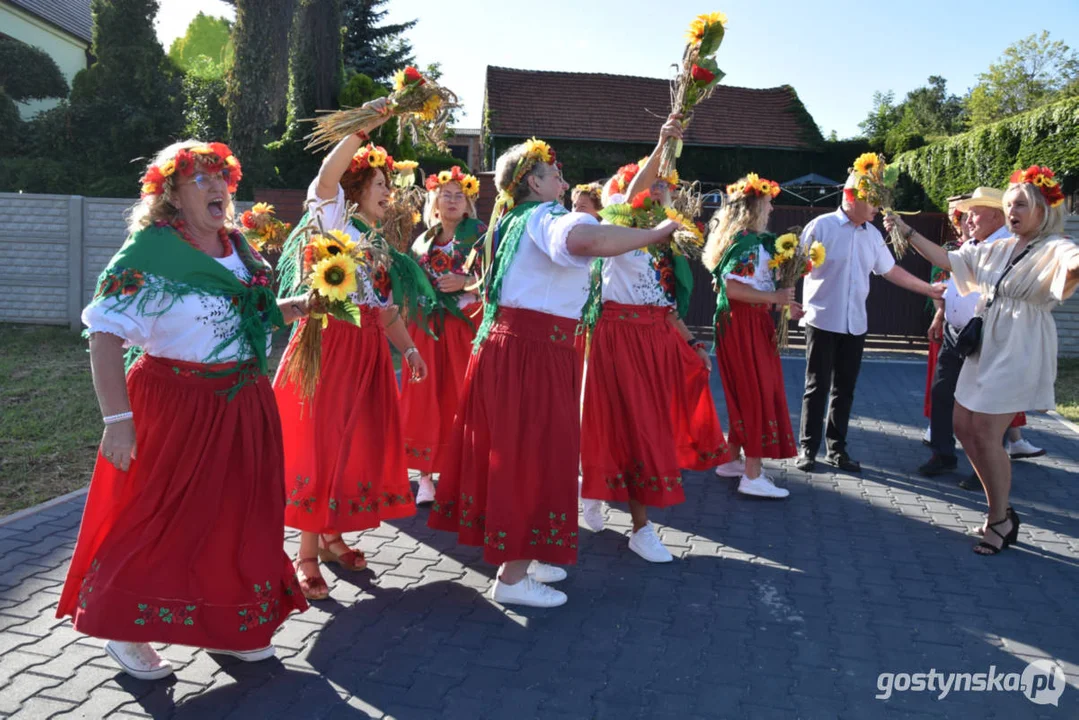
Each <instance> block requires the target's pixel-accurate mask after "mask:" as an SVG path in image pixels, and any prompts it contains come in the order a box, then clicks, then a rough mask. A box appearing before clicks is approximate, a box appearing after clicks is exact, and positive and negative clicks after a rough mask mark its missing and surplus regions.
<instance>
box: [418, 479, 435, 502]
mask: <svg viewBox="0 0 1079 720" xmlns="http://www.w3.org/2000/svg"><path fill="white" fill-rule="evenodd" d="M434 501H435V483H434V481H432V480H431V476H430V475H420V487H419V489H418V490H417V491H416V504H417V505H427V504H428V503H433V502H434Z"/></svg>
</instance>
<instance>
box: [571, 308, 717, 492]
mask: <svg viewBox="0 0 1079 720" xmlns="http://www.w3.org/2000/svg"><path fill="white" fill-rule="evenodd" d="M670 312H671V310H670V308H668V307H659V306H655V305H621V304H618V303H613V302H606V303H604V304H603V314H602V315H601V316H600V319H599V322H598V323H597V324H596V328H595V332H594V333H593V335H592V347H591V352H590V354H589V358H588V377H587V379H586V380H585V388H584V409H583V414H582V419H581V465H582V470H583V477H584V483H583V486H582V490H581V494H582V495H583V496H584V497H586V498H593V499H597V500H608V501H620V502H625V501H628V500H631V499H632V500H635V501H637V502H640V503H643V504H645V505H649V506H651V507H667V506H668V505H676V504H678V503H681V502H684V501H685V493H684V492H683V489H682V471H681V468H682V466H683V465H682V462H681V460H682V459H683V458H682V457H680V455H679V452H678V445H679V441H680V440H685V441H686V443H687V444H689V440H690V437H689V432H688V428H689V422H690V418H689V412H688V411H689V406H690V403H689V401H688V397H687V394H688V387H687V383H685V382H682V380H683V378H685V379H687V380H688V379H689V378H688V376H687V375H686V372H687V370H688V369H689V368H688V366H687V365H686V360H685V357H684V355H683V354H682V350H681V348H682V347H685V348H686V350H689V346H688V345H687V344H686V343H685V341H683V340H682V338H681V337H680V336H679V335H678V331H677V330H675V328H674V326H673V325H671V323H670V321H669V319H668V316H669V315H670ZM690 354H691V355H693V361H694V362H695V363H696V364H697V366H699V367H700V369H701V370H702V371H703V370H704V366H703V365H702V364H701V361H700V359H698V358H697V357H696V355H695V354H693V352H692V350H690ZM708 397H709V399H710V398H711V394H710V393H709V395H708ZM712 415H713V416H714V415H715V409H714V408H713V410H712ZM717 424H718V422H717ZM682 433H685V436H684V437H683V436H682ZM719 439H720V442H722V441H723V436H722V432H721V433H720V438H719ZM692 461H693V462H696V461H697V458H696V457H695V454H694V457H693V458H692Z"/></svg>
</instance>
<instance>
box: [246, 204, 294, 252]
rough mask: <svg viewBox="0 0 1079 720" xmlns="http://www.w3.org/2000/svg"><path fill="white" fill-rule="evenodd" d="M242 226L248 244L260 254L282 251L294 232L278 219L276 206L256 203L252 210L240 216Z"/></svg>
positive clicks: (289, 226)
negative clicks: (290, 232)
mask: <svg viewBox="0 0 1079 720" xmlns="http://www.w3.org/2000/svg"><path fill="white" fill-rule="evenodd" d="M240 225H241V226H242V227H243V236H244V237H245V238H246V239H247V242H248V243H250V244H251V247H253V248H255V249H256V250H258V251H259V252H263V251H265V250H280V249H281V246H282V245H284V244H285V239H286V238H287V237H288V234H289V231H291V230H292V226H291V225H289V224H288V223H287V222H282V221H280V220H278V219H277V217H276V216H275V215H274V206H273V205H270V204H268V203H255V204H254V206H252V208H251V209H250V210H245V211H244V212H243V214H242V215H241V216H240Z"/></svg>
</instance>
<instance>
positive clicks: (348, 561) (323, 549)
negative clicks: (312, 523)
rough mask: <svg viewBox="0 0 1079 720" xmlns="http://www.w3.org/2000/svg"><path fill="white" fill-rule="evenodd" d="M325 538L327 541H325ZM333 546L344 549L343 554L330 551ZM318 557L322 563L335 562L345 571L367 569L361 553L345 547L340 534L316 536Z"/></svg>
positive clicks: (365, 559) (365, 560)
mask: <svg viewBox="0 0 1079 720" xmlns="http://www.w3.org/2000/svg"><path fill="white" fill-rule="evenodd" d="M327 537H328V538H329V540H327V539H326V538H327ZM334 545H340V546H341V547H343V548H345V552H343V553H336V552H334V551H333V550H331V549H330V548H331V547H333V546H334ZM318 557H319V560H322V561H323V562H335V563H337V564H338V565H340V566H341V567H343V568H345V569H346V570H357V571H358V570H365V569H366V568H367V558H365V557H364V555H363V552H362V551H360V550H356V549H355V548H350V547H349V546H348V545H346V544H345V540H344V538H342V537H341V535H340V534H338V535H319V536H318Z"/></svg>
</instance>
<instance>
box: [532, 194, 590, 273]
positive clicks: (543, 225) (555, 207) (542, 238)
mask: <svg viewBox="0 0 1079 720" xmlns="http://www.w3.org/2000/svg"><path fill="white" fill-rule="evenodd" d="M582 224H583V225H599V221H598V220H596V219H595V218H594V217H592V216H591V215H589V214H587V213H577V212H569V211H568V210H566V209H565V208H563V207H562V206H561V205H559V204H558V203H546V204H544V205H541V206H540V207H538V208H537V209H536V210H535V212H533V213H532V217H530V218H529V219H528V236H529V237H530V238H532V242H534V243H535V244H536V246H537V247H538V248H539V249H540V250H542V251H543V253H544V254H545V255H546V256H547V257H549V258H550V259H551V262H553V263H554V264H555V265H562V266H565V267H587V266H588V264H589V263H591V262H592V260H593V258H591V257H586V256H583V255H571V254H570V252H569V250H568V249H567V248H566V241H567V239H568V238H569V231H570V230H572V229H573V228H574V227H576V226H577V225H582Z"/></svg>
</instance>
